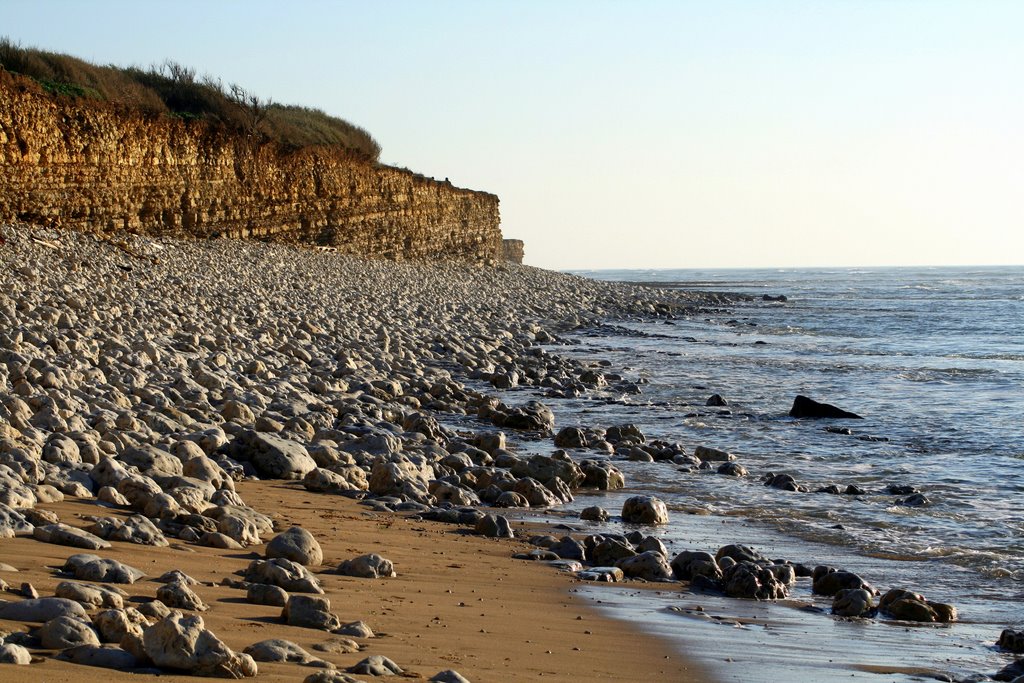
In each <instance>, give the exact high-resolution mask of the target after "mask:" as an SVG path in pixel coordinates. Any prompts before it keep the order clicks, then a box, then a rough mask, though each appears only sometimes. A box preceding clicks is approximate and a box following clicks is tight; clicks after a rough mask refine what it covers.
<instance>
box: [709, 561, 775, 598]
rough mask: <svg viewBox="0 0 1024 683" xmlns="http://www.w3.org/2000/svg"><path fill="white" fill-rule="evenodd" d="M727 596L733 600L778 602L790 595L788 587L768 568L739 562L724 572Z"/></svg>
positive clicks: (723, 584) (723, 582) (724, 586)
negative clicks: (745, 599)
mask: <svg viewBox="0 0 1024 683" xmlns="http://www.w3.org/2000/svg"><path fill="white" fill-rule="evenodd" d="M722 586H723V588H724V591H725V594H726V595H728V596H729V597H733V598H747V599H754V600H778V599H781V598H784V597H786V596H787V595H789V589H788V587H787V586H786V585H785V584H784V583H782V582H781V581H779V580H778V578H777V577H776V576H775V574H774V573H773V572H772V571H771V570H770V569H769V568H768V567H766V566H764V565H759V564H754V563H752V562H737V563H736V564H734V565H732V566H731V567H728V568H726V569H724V570H723V571H722Z"/></svg>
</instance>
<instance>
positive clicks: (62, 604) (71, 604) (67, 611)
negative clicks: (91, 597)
mask: <svg viewBox="0 0 1024 683" xmlns="http://www.w3.org/2000/svg"><path fill="white" fill-rule="evenodd" d="M57 617H76V618H78V619H88V618H89V615H87V614H86V613H85V609H84V608H83V607H82V605H80V604H79V603H77V602H75V601H74V600H68V599H67V598H37V599H35V600H20V601H18V602H5V603H0V619H7V620H8V621H28V622H37V623H42V622H46V621H50V620H51V619H56V618H57Z"/></svg>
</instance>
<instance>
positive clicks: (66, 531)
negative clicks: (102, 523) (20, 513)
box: [32, 524, 110, 550]
mask: <svg viewBox="0 0 1024 683" xmlns="http://www.w3.org/2000/svg"><path fill="white" fill-rule="evenodd" d="M32 537H33V538H35V539H36V540H38V541H42V542H43V543H53V544H55V545H67V546H71V547H72V548H84V549H86V550H103V549H104V548H109V547H110V544H109V543H107V542H106V541H104V540H103V539H102V538H100V537H99V536H94V535H93V534H91V533H89V532H88V531H84V530H82V529H76V528H75V527H70V526H67V525H66V524H47V525H46V526H37V527H36V528H35V529H34V530H33V531H32Z"/></svg>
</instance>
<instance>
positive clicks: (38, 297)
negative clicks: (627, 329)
mask: <svg viewBox="0 0 1024 683" xmlns="http://www.w3.org/2000/svg"><path fill="white" fill-rule="evenodd" d="M0 237H2V244H0V261H2V264H3V273H4V274H3V286H2V287H0V291H2V292H3V293H2V294H0V318H2V319H3V325H2V326H0V353H2V354H3V357H2V358H0V361H2V363H0V388H2V391H3V396H2V401H0V405H2V407H0V429H2V432H3V433H2V434H0V535H2V536H3V537H6V538H7V539H9V540H5V541H0V548H4V547H6V548H10V549H17V552H18V554H8V553H7V552H5V553H4V554H3V558H4V560H5V566H4V569H5V570H8V571H9V573H8V571H5V572H3V574H0V578H3V579H4V584H3V586H2V588H4V590H5V592H6V593H5V594H4V596H3V597H4V601H3V602H2V603H0V621H2V622H3V625H4V626H5V628H4V629H3V631H4V635H3V644H2V645H0V659H2V660H3V661H7V662H10V663H29V662H39V661H40V660H41V659H43V660H45V661H44V662H43V663H44V664H45V663H46V662H52V661H67V662H72V663H75V664H85V665H89V666H94V667H101V668H109V669H116V670H121V671H134V672H139V673H161V672H162V673H165V674H166V673H189V674H194V675H203V676H221V677H232V678H239V677H248V676H252V675H255V674H256V673H257V671H259V670H261V669H263V668H264V667H265V664H264V663H265V662H271V663H273V662H299V663H305V664H310V663H311V662H318V664H315V666H320V667H321V668H322V669H323V670H322V671H320V672H317V673H314V674H311V675H310V676H309V677H308V678H307V680H309V681H310V682H311V683H316V682H319V681H344V680H351V676H350V675H383V674H387V673H391V674H397V673H400V671H401V665H400V664H396V663H395V662H394V661H392V660H390V659H388V658H382V657H379V656H376V657H369V658H366V659H365V661H363V660H360V661H358V662H356V663H353V664H350V665H348V666H346V669H345V672H342V671H341V670H340V669H339V667H338V666H337V665H336V664H334V663H333V662H330V661H328V660H324V659H318V658H316V657H314V656H312V655H310V654H309V652H308V651H306V650H304V649H303V648H302V647H301V646H299V645H298V644H296V643H295V642H292V641H285V640H282V639H280V638H272V639H269V640H267V639H264V640H261V641H259V642H255V643H253V642H250V643H248V644H247V645H246V646H245V647H244V648H238V647H234V648H233V647H231V646H229V644H228V643H227V642H226V641H225V640H223V639H221V638H220V637H218V635H217V634H216V632H215V631H214V630H213V629H210V628H207V627H206V624H205V622H204V618H206V617H209V618H210V621H211V622H215V621H217V619H215V615H216V613H217V612H218V609H219V608H220V605H219V604H211V603H209V602H208V600H204V598H203V597H202V594H203V593H204V592H207V591H204V590H202V589H199V588H197V586H208V585H209V583H211V582H208V581H207V582H204V581H201V580H197V578H196V577H195V576H192V575H190V574H189V573H188V572H187V571H177V572H176V571H170V570H173V569H180V567H169V568H168V570H169V571H161V572H160V573H159V574H158V575H154V573H153V570H152V568H151V567H139V566H137V563H133V562H131V561H128V560H126V559H125V558H128V559H130V558H132V557H134V556H136V555H144V554H143V553H141V552H140V550H134V551H132V550H129V551H128V552H125V550H124V549H125V548H126V547H128V548H131V547H135V548H138V549H142V548H148V549H151V550H152V551H159V550H160V549H161V548H164V549H166V548H169V549H175V550H179V551H181V550H182V549H186V550H187V549H212V551H215V552H219V553H220V556H221V557H225V558H230V557H239V556H238V555H237V554H238V553H240V552H242V553H244V551H246V549H250V548H257V549H259V553H258V554H257V555H255V556H252V553H248V554H243V555H242V556H241V557H246V558H250V556H251V559H248V561H246V562H244V563H242V564H243V566H242V567H241V568H240V569H239V570H238V571H237V572H236V573H237V574H238V575H239V578H234V577H227V578H224V579H222V580H221V581H220V582H217V583H216V585H217V586H218V587H224V588H225V589H229V590H234V591H236V593H237V595H238V596H239V597H238V598H235V600H237V601H239V602H244V603H246V604H248V605H259V606H262V608H263V609H264V610H265V612H266V615H267V616H266V617H264V619H266V620H269V622H270V623H274V624H282V625H284V626H295V627H298V628H302V629H311V630H314V631H317V632H319V633H320V634H321V635H324V634H333V636H335V637H339V638H347V639H352V638H369V637H371V636H372V635H373V632H372V628H371V627H370V626H369V625H368V624H366V623H365V622H362V621H359V620H356V621H344V620H342V619H341V617H340V616H338V615H337V613H336V611H334V610H332V606H331V603H330V600H329V599H328V598H327V597H325V590H324V587H323V584H324V582H325V577H326V576H327V575H337V576H356V577H361V578H366V579H370V580H377V579H384V580H386V579H387V578H388V577H390V576H392V575H393V574H394V573H395V569H394V565H393V564H392V563H391V561H390V560H389V559H387V558H385V557H383V556H381V555H379V554H376V553H361V554H358V553H357V554H354V556H353V557H348V558H345V559H344V560H342V561H340V562H338V563H337V566H336V567H335V568H331V567H326V566H323V562H324V555H323V550H322V548H321V543H325V542H326V541H327V540H329V539H324V538H316V537H315V536H312V535H311V534H310V533H309V532H308V531H305V530H303V528H301V527H302V526H315V524H309V523H308V522H309V520H307V523H306V524H302V525H301V526H297V527H295V528H286V527H285V525H283V523H282V522H281V520H280V519H276V517H277V515H276V514H275V511H274V510H267V509H262V510H261V509H258V508H255V507H251V506H250V504H249V502H248V500H247V499H246V498H245V497H244V496H243V495H242V493H241V492H242V491H243V490H245V489H246V484H247V483H248V482H249V481H250V480H255V479H257V478H258V479H260V480H264V481H266V480H272V481H285V482H294V483H293V484H291V485H290V486H292V487H293V488H296V487H297V486H298V485H299V483H300V482H301V487H302V494H301V495H303V496H304V497H313V496H312V495H311V493H310V492H313V493H316V494H321V495H320V496H316V498H317V499H320V498H322V499H324V502H323V503H322V505H324V506H325V507H328V508H330V507H331V506H334V505H337V503H331V502H329V501H330V500H331V498H333V497H334V496H341V497H342V498H341V499H336V500H338V503H340V504H343V505H348V504H350V503H351V502H352V501H357V500H362V503H363V505H361V507H363V508H369V510H371V511H373V513H379V512H381V511H387V512H396V513H411V514H412V516H413V518H414V519H415V520H417V521H418V523H421V524H425V523H427V522H425V521H423V520H427V519H431V518H435V519H440V520H443V521H460V522H465V521H467V519H466V518H464V517H465V516H467V515H469V516H472V517H473V520H472V523H473V526H474V528H475V529H476V532H477V533H479V534H482V535H485V536H509V535H512V534H511V528H510V526H509V524H508V522H507V520H504V519H503V518H501V517H500V516H495V515H490V514H487V513H483V512H479V511H475V512H469V509H468V508H466V506H474V510H475V506H478V505H481V504H482V503H485V502H486V503H492V504H496V505H509V504H512V505H525V504H533V505H549V504H557V503H558V502H559V501H562V500H566V499H571V496H572V490H573V489H574V488H575V487H578V486H584V485H589V486H596V487H602V486H603V487H611V486H615V485H616V482H617V480H616V470H615V468H614V466H612V465H610V464H609V463H607V462H596V463H594V464H592V465H588V466H587V467H589V469H587V470H586V471H585V470H584V469H583V468H582V467H580V466H578V465H576V464H575V463H573V462H572V459H571V458H569V457H568V456H567V455H564V454H562V455H556V456H554V457H547V456H537V457H533V458H518V457H517V456H516V455H515V453H514V448H513V447H512V442H513V441H514V440H515V438H527V439H529V438H536V437H540V436H544V435H548V434H550V432H551V429H552V428H553V426H554V418H553V414H552V411H551V408H550V407H549V406H548V405H545V404H544V403H541V402H540V401H529V402H527V403H525V404H523V405H513V404H506V403H504V402H503V401H502V400H500V399H499V398H497V397H496V396H494V395H491V394H490V392H485V391H479V390H472V389H469V388H467V387H466V385H465V384H464V383H463V380H472V381H474V382H477V383H479V382H481V381H485V382H487V385H488V386H490V387H493V389H494V391H495V392H499V391H502V390H504V389H508V388H512V387H517V386H531V387H536V388H538V389H539V390H542V391H543V393H544V396H545V400H551V401H556V400H557V399H558V398H559V397H564V396H576V395H580V394H581V393H584V392H586V391H588V390H589V389H590V388H593V387H596V386H604V385H607V384H608V383H613V384H615V385H616V386H618V387H620V388H621V390H622V391H635V390H637V387H636V384H635V381H634V382H631V381H630V380H628V379H626V378H623V377H621V376H618V375H615V374H614V373H612V372H610V371H607V369H601V368H589V367H583V366H581V365H580V364H578V363H573V362H570V361H568V360H566V359H564V358H561V357H559V356H557V355H555V354H551V353H548V352H546V351H544V350H543V349H542V348H541V347H540V344H542V343H545V344H555V343H558V341H559V337H558V335H559V334H560V333H561V332H562V331H564V330H567V329H573V328H577V327H580V326H585V325H591V324H595V323H597V322H599V321H601V320H602V319H604V318H606V317H623V316H630V315H635V316H672V315H676V314H679V313H681V312H684V311H696V310H699V308H700V307H703V306H719V305H721V304H723V303H725V299H723V298H722V297H718V296H715V295H691V294H686V293H679V292H667V291H659V290H654V289H651V288H645V287H634V286H625V285H613V284H607V283H598V282H594V281H588V280H584V279H582V278H576V277H572V276H567V275H561V274H557V273H550V272H545V271H540V270H536V269H532V268H526V267H521V266H513V265H507V264H496V263H476V264H472V263H464V262H450V263H445V262H434V263H419V264H415V263H402V264H399V263H391V262H381V261H362V260H357V259H353V258H348V257H344V256H341V255H338V254H335V253H324V252H319V251H316V250H312V249H301V248H295V247H287V246H281V245H267V244H260V243H255V242H245V241H234V240H212V241H206V242H200V241H190V242H189V241H172V240H155V239H148V238H139V237H134V236H125V237H123V238H113V239H98V238H96V237H93V236H88V235H82V234H78V233H73V232H64V233H59V232H54V231H50V230H43V229H36V228H32V227H29V226H23V225H17V226H6V227H4V228H2V230H0ZM438 416H446V417H453V416H467V417H466V419H467V420H471V421H473V429H466V430H460V431H455V430H453V429H451V428H449V427H444V426H442V424H441V422H440V421H439V420H438ZM499 429H501V430H505V431H506V432H510V433H514V434H517V435H521V436H519V437H515V438H513V439H510V440H508V441H506V436H505V433H504V432H500V431H498V430H499ZM563 477H564V478H563ZM348 499H352V501H349V500H348ZM71 501H73V502H75V503H78V505H77V506H74V507H72V508H69V507H68V503H69V502H71ZM352 504H354V503H352ZM83 506H85V507H83ZM70 510H77V511H78V512H76V513H73V516H72V517H69V516H68V515H69V512H70ZM453 516H455V517H457V519H453ZM268 540H269V541H270V542H269V543H267V541H268ZM26 544H28V545H29V546H31V547H32V548H37V547H39V546H43V547H45V548H47V549H51V550H47V551H46V552H49V553H51V554H52V552H53V551H52V549H54V548H56V549H58V550H59V555H58V556H57V557H53V558H50V559H51V560H56V561H55V562H53V563H52V564H50V565H49V566H52V567H53V568H54V569H56V573H55V574H54V575H52V577H51V576H48V573H47V572H45V571H44V572H43V573H42V574H40V573H39V572H40V571H41V570H43V567H30V568H25V571H26V572H28V573H24V574H22V575H21V576H19V573H20V572H19V573H16V572H14V571H10V570H13V569H17V568H18V567H15V566H14V565H17V564H18V562H17V558H18V557H19V556H25V555H23V553H25V550H24V546H25V545H26ZM264 544H266V546H265V547H264ZM224 551H228V552H227V554H225V552H224ZM231 553H234V555H232V554H231ZM29 554H30V553H29ZM114 556H119V557H120V559H115V557H114ZM460 559H462V558H460ZM8 560H13V561H8ZM154 562H156V560H154ZM225 564H227V563H226V562H225ZM31 576H36V577H38V578H37V579H36V582H37V583H38V584H39V587H42V588H45V589H46V592H45V594H44V593H40V592H39V590H38V588H37V586H35V585H33V584H32V582H30V581H19V579H22V578H24V577H31ZM51 578H52V579H55V580H53V581H51V580H50V579H51ZM142 581H145V582H152V583H159V584H161V585H160V586H159V587H158V588H156V590H155V596H154V598H155V599H154V598H151V597H149V595H143V596H140V595H138V594H137V593H136V591H135V590H134V589H133V588H132V587H133V586H134V585H136V582H142ZM19 584H20V585H19ZM50 590H52V595H51V594H49V592H50ZM148 592H151V591H147V593H148ZM243 596H244V597H243ZM201 615H202V616H201ZM26 625H28V626H26ZM236 642H237V641H236ZM527 642H530V641H529V640H528V641H527ZM346 647H347V648H349V649H350V650H351V647H352V646H349V645H346ZM358 649H359V648H356V650H352V651H358ZM51 658H53V659H51ZM609 666H611V665H610V664H609ZM661 666H663V665H661ZM30 668H31V667H30ZM683 670H686V667H683V669H681V670H680V671H683ZM633 671H635V668H634V669H630V673H632V672H633ZM608 673H609V675H611V672H608ZM30 675H31V674H30ZM292 675H293V676H294V674H292ZM679 675H682V674H679ZM417 676H419V674H417ZM464 679H465V678H464V677H463V676H462V675H461V674H459V673H455V672H453V671H447V670H442V671H441V672H440V673H438V674H437V675H435V676H434V677H433V678H431V680H464ZM356 680H358V679H356Z"/></svg>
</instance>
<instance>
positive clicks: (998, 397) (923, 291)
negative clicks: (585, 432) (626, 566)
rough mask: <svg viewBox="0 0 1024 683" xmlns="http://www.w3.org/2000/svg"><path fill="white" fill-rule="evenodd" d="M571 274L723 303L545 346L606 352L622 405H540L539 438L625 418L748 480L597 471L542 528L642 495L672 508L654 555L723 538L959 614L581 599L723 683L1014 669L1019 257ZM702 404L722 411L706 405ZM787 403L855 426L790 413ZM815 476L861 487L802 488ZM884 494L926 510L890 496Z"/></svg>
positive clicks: (641, 596) (643, 595) (650, 596)
mask: <svg viewBox="0 0 1024 683" xmlns="http://www.w3.org/2000/svg"><path fill="white" fill-rule="evenodd" d="M576 274H578V275H583V276H586V277H590V278H596V279H601V280H619V281H631V282H643V283H650V284H652V285H656V286H659V287H666V288H673V289H682V290H696V291H714V292H728V293H735V294H739V295H743V296H742V298H741V300H737V301H736V303H735V304H733V305H730V306H728V307H727V308H724V309H710V310H708V311H702V312H700V313H697V314H693V315H687V316H680V317H677V318H676V319H671V320H634V321H629V320H626V321H617V322H615V324H614V325H610V326H602V327H601V328H599V329H594V330H578V331H576V332H574V333H572V334H569V335H568V336H567V339H568V341H569V342H571V343H570V344H569V345H566V346H558V347H555V348H553V349H552V350H553V351H555V352H558V353H562V354H568V355H571V356H573V357H575V358H577V359H579V360H581V361H583V362H601V361H608V362H610V364H611V365H610V367H611V368H612V369H616V370H617V371H619V372H620V373H621V374H622V375H623V376H624V377H626V378H627V379H634V380H640V381H642V382H643V384H642V385H641V388H642V393H640V394H626V395H621V396H618V395H607V393H606V394H604V395H588V396H585V397H581V398H579V399H569V400H562V401H558V402H557V403H555V404H553V407H554V410H555V414H556V416H557V418H558V425H557V426H558V427H559V428H560V427H564V426H567V425H573V424H581V425H590V426H602V427H607V426H610V425H615V424H624V423H633V424H636V425H638V426H640V427H641V429H642V430H643V432H644V433H645V435H646V436H647V438H648V439H663V440H666V441H673V442H680V443H681V444H683V445H684V446H685V447H686V448H687V450H688V452H692V449H693V448H694V447H696V446H698V445H706V446H711V447H714V448H719V449H723V450H726V451H729V452H730V453H732V454H734V455H735V456H736V458H737V461H738V462H739V463H740V464H742V465H743V466H744V467H746V468H747V470H748V471H749V476H747V477H742V478H735V477H729V476H723V475H719V474H716V473H715V470H714V469H712V470H703V471H699V472H685V471H681V470H680V468H679V467H677V466H675V465H672V464H671V463H664V462H656V463H644V462H626V461H617V462H616V465H617V466H619V467H620V469H622V470H623V471H624V473H625V475H626V478H627V489H625V490H623V491H615V492H607V493H582V494H581V495H579V496H578V497H577V498H576V501H575V502H574V503H573V504H571V505H569V506H567V508H566V509H564V510H561V511H558V512H556V513H551V514H552V515H554V517H551V516H549V518H548V519H547V521H556V520H558V519H560V520H561V521H562V522H563V523H567V522H569V520H572V519H573V518H574V517H576V516H578V513H579V511H580V510H581V509H582V508H584V507H587V506H590V505H601V506H602V507H605V508H606V509H608V510H609V512H611V513H612V514H613V515H614V514H616V513H617V512H618V510H619V509H621V504H622V502H623V501H624V500H625V498H627V497H628V496H630V495H635V494H637V493H649V494H653V495H656V496H658V497H659V498H661V499H662V500H664V501H665V502H666V504H667V505H668V508H669V510H670V516H671V522H670V524H669V525H668V526H667V527H664V528H661V529H657V530H656V531H655V533H657V534H659V535H660V536H661V538H662V540H663V541H664V542H665V543H666V545H667V546H668V547H669V550H670V552H671V553H673V554H674V553H676V552H679V551H681V550H707V551H710V552H712V553H713V552H715V550H716V549H717V548H718V547H720V546H722V545H725V544H727V543H743V544H747V545H750V546H752V547H754V548H755V549H757V550H759V551H760V552H762V553H763V554H765V555H767V556H769V557H772V558H784V559H788V560H792V561H794V562H802V563H804V564H809V565H812V566H814V565H830V566H835V567H839V568H842V569H847V570H850V571H854V572H856V573H858V574H860V575H861V576H862V577H863V578H865V579H867V580H868V581H869V582H870V583H872V584H873V585H874V586H876V587H877V588H879V589H881V590H882V591H883V592H884V591H885V590H887V589H889V588H905V589H909V590H913V591H916V592H920V593H923V594H924V595H925V596H926V597H927V598H928V599H929V600H933V601H937V602H944V603H950V604H953V605H954V606H955V607H957V609H958V611H959V618H960V621H958V622H957V623H955V624H951V625H912V624H908V623H905V622H894V621H893V620H890V619H886V618H884V617H877V618H873V619H852V620H851V619H840V618H837V617H833V616H832V615H831V614H829V612H828V608H829V606H830V599H829V598H822V597H819V596H814V595H812V594H811V590H810V581H809V580H808V579H804V580H801V581H800V582H798V584H797V585H796V587H795V588H794V589H793V591H792V595H791V599H789V600H785V601H780V602H776V603H769V602H756V601H749V600H735V599H729V598H723V597H716V596H713V595H707V594H699V593H691V592H688V591H687V590H685V589H680V588H679V587H678V586H677V585H669V586H665V587H659V586H653V587H652V586H644V587H640V588H637V587H627V588H615V587H606V586H595V585H586V584H584V585H581V586H580V587H579V588H578V589H577V590H578V591H579V592H580V593H582V594H584V595H586V596H587V597H588V598H590V599H592V600H593V601H594V602H595V604H597V605H598V606H599V608H600V609H602V610H607V612H608V613H609V614H611V615H612V616H615V617H618V618H622V619H628V620H630V621H631V622H634V623H635V624H637V625H638V626H640V627H641V628H642V629H643V630H645V631H647V632H650V633H654V634H659V635H661V636H663V637H666V638H668V639H670V640H672V641H673V642H674V643H676V645H677V646H678V648H679V650H680V651H681V652H686V653H687V654H688V655H689V656H694V657H697V658H698V659H700V660H702V661H703V662H704V663H705V665H707V666H708V667H709V669H710V670H712V671H714V672H715V676H716V678H717V679H718V680H721V681H775V680H806V681H830V680H837V681H838V680H843V681H848V680H851V678H852V679H854V680H859V679H864V680H877V681H883V680H884V681H889V680H892V681H905V680H966V679H967V677H969V676H971V675H976V674H979V673H984V674H989V675H991V674H993V673H994V672H995V671H996V670H998V669H999V668H1001V667H1002V666H1005V665H1006V664H1008V663H1010V662H1011V661H1013V659H1014V658H1013V656H1011V655H1008V654H1006V653H1002V652H1000V651H998V650H997V649H996V648H995V647H994V643H995V641H996V639H997V638H998V637H999V634H1000V632H1001V631H1002V629H1004V628H1007V627H1017V628H1021V627H1024V513H1022V509H1021V508H1022V504H1024V267H955V268H953V267H942V268H939V267H936V268H854V269H850V268H818V269H757V270H753V269H750V270H746V269H745V270H692V269H682V270H601V271H576ZM766 295H767V296H766ZM780 296H781V297H784V300H774V299H777V298H778V297H780ZM713 394H719V395H720V396H722V397H723V398H724V399H725V400H726V402H727V405H725V406H709V405H707V399H708V398H709V397H710V396H711V395H713ZM797 395H805V396H808V397H811V398H813V399H816V400H818V401H822V402H826V403H830V404H833V405H836V406H839V407H840V408H843V409H845V410H847V411H851V412H853V413H856V414H857V415H859V416H861V417H862V418H863V419H858V420H854V419H843V420H836V419H832V420H798V419H794V418H791V417H789V416H788V412H789V409H790V407H791V405H792V403H793V399H794V397H795V396H797ZM767 473H775V474H779V473H786V474H790V475H792V476H793V477H794V478H795V479H796V481H797V482H798V483H800V484H802V485H804V486H805V487H806V488H807V489H808V492H788V491H783V490H779V489H775V488H770V487H766V486H765V485H764V484H763V483H762V478H763V477H764V475H766V474H767ZM829 484H837V485H838V486H839V487H840V488H845V487H846V486H847V485H850V484H853V485H855V486H857V487H860V488H861V489H863V490H864V491H865V493H864V494H862V495H833V494H829V493H817V492H815V491H817V490H818V489H819V488H822V487H824V486H827V485H829ZM890 485H896V486H909V487H913V488H914V489H916V490H917V491H919V492H921V493H922V494H924V496H925V498H926V499H927V501H928V503H927V504H926V505H924V506H918V507H911V506H906V505H902V504H901V501H902V500H903V499H904V498H906V496H905V495H896V494H894V493H891V492H890V491H889V489H888V488H887V487H889V486H890ZM613 520H614V518H613ZM573 524H575V525H576V528H585V524H586V523H580V522H579V521H578V520H576V521H575V522H573ZM581 524H583V525H584V526H582V527H581V526H580V525H581ZM611 526H612V528H613V530H614V529H615V527H616V523H615V522H614V521H613V522H612V523H611ZM622 530H626V529H625V527H623V529H622Z"/></svg>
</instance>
